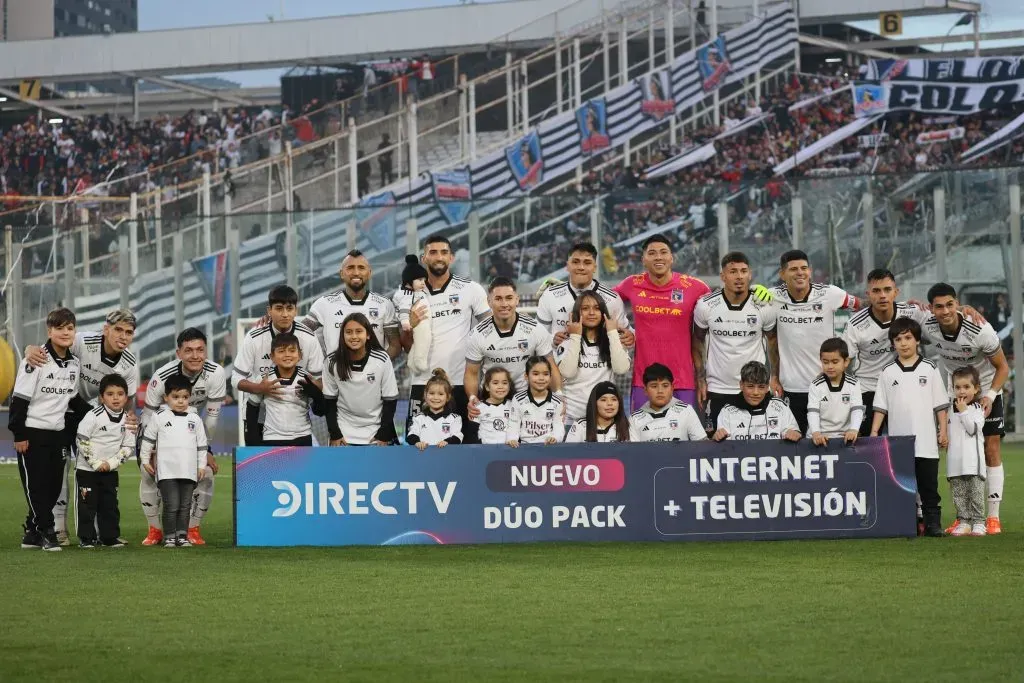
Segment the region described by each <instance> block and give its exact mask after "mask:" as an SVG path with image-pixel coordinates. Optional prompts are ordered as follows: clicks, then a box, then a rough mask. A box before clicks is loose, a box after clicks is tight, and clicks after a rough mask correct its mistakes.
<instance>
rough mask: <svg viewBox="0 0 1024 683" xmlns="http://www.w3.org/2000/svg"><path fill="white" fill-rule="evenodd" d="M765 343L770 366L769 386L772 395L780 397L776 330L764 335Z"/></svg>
mask: <svg viewBox="0 0 1024 683" xmlns="http://www.w3.org/2000/svg"><path fill="white" fill-rule="evenodd" d="M764 338H765V341H767V342H768V362H769V363H770V364H771V371H772V376H771V380H770V381H769V385H770V386H771V389H772V394H773V395H775V396H782V382H780V381H779V363H780V361H779V334H778V331H777V330H769V331H767V332H765V333H764Z"/></svg>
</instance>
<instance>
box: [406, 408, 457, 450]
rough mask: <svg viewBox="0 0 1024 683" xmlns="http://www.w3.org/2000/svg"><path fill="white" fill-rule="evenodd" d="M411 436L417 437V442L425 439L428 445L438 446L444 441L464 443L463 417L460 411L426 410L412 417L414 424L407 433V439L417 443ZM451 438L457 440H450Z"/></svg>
mask: <svg viewBox="0 0 1024 683" xmlns="http://www.w3.org/2000/svg"><path fill="white" fill-rule="evenodd" d="M410 436H414V437H416V442H419V441H425V442H426V443H427V445H428V446H436V445H437V444H439V443H441V442H442V441H448V443H462V418H461V417H459V415H458V413H453V412H449V411H447V410H446V411H444V412H443V413H436V414H435V413H431V412H430V410H424V411H423V412H422V413H420V414H419V415H417V416H416V417H414V418H413V419H412V424H411V425H409V432H408V434H407V435H406V440H407V441H408V442H409V443H415V442H413V441H409V437H410ZM449 439H455V440H454V441H449Z"/></svg>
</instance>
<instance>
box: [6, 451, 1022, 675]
mask: <svg viewBox="0 0 1024 683" xmlns="http://www.w3.org/2000/svg"><path fill="white" fill-rule="evenodd" d="M1004 458H1005V461H1006V470H1007V477H1006V496H1005V497H1006V499H1007V501H1008V502H1006V503H1004V504H1003V515H1002V516H1003V519H1004V520H1005V521H1004V525H1005V526H1004V529H1005V531H1004V534H1003V535H1002V536H999V537H989V538H946V539H919V540H878V541H872V540H862V541H803V542H802V541H779V542H734V543H661V544H622V545H612V544H595V545H541V544H538V545H519V546H511V545H510V546H477V547H443V548H439V547H436V546H430V547H412V546H398V547H387V548H355V549H346V548H333V549H258V550H256V549H235V548H232V547H230V542H231V507H230V503H231V501H230V492H231V486H230V475H229V474H226V472H227V471H228V464H227V463H226V462H225V463H222V470H221V474H220V475H219V477H218V489H217V493H216V498H215V504H214V508H213V510H211V512H210V514H209V516H208V517H207V523H206V525H205V526H204V528H203V529H204V533H205V536H206V539H207V541H209V542H210V544H211V545H210V546H207V547H205V548H192V549H181V550H173V551H171V550H165V549H163V548H142V547H140V546H139V545H138V542H139V541H140V540H141V538H142V537H143V535H144V532H145V522H144V519H143V517H142V513H141V511H140V509H139V507H138V502H137V493H136V492H137V490H138V475H137V474H136V473H135V472H134V471H133V470H132V469H131V468H127V470H126V471H125V472H124V474H123V475H122V479H121V481H122V487H121V510H122V518H123V520H122V529H123V534H124V535H125V536H127V537H128V538H129V539H130V540H131V542H132V547H129V548H124V549H121V550H114V549H95V550H80V549H78V548H77V547H75V548H66V549H65V551H64V552H62V553H43V552H40V551H23V550H20V549H19V548H18V544H19V540H20V532H19V526H20V523H21V519H22V517H23V515H24V506H25V504H24V498H23V496H22V493H21V490H20V485H19V484H18V480H17V469H16V468H15V467H13V466H4V467H0V520H3V521H2V522H0V681H4V682H6V683H12V682H14V681H107V682H110V681H133V682H135V681H146V682H149V681H176V680H183V681H184V680H192V681H216V682H217V683H225V682H227V681H246V682H249V683H251V682H252V681H264V680H273V681H300V680H313V679H314V677H317V678H320V677H327V676H330V677H331V680H338V681H362V680H377V681H380V680H383V681H444V682H445V683H451V682H452V681H514V680H515V681H519V680H529V681H588V682H592V681H629V680H635V681H656V680H657V681H673V682H677V681H685V680H695V679H700V680H704V681H752V680H771V681H787V682H788V681H824V680H830V681H832V680H834V681H882V680H894V681H908V680H926V681H932V682H934V681H957V682H958V683H959V682H961V681H1020V680H1022V677H1024V673H1022V667H1024V650H1022V646H1021V632H1022V628H1024V627H1022V621H1024V533H1022V523H1021V520H1022V516H1024V486H1022V485H1021V484H1020V482H1021V480H1022V477H1024V448H1021V447H1019V446H1018V447H1010V446H1009V445H1007V447H1006V448H1005V452H1004ZM943 499H944V500H943V503H944V510H945V515H944V517H945V519H946V520H947V521H948V520H949V519H950V518H951V517H952V514H953V513H952V503H951V501H950V499H949V497H948V495H947V494H946V493H945V492H944V493H943ZM324 680H327V679H326V678H324Z"/></svg>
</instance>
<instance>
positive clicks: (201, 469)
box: [139, 375, 207, 548]
mask: <svg viewBox="0 0 1024 683" xmlns="http://www.w3.org/2000/svg"><path fill="white" fill-rule="evenodd" d="M164 391H165V392H166V393H165V396H164V403H165V406H166V407H164V408H161V409H160V410H159V411H157V413H156V415H155V416H154V417H153V419H151V420H150V421H149V422H148V423H147V424H146V431H145V434H144V435H143V437H142V451H141V453H140V456H139V458H140V460H141V461H142V466H143V468H145V470H146V472H148V473H149V474H150V475H152V476H153V477H155V478H156V485H157V488H158V489H160V498H161V499H162V500H163V504H164V516H163V526H164V547H165V548H173V547H175V546H177V547H179V548H181V547H188V546H190V545H192V544H191V543H190V542H189V540H188V519H189V513H190V512H191V509H192V492H193V491H195V488H196V482H199V481H202V479H203V477H204V476H205V475H206V450H207V441H206V429H205V428H204V427H203V421H202V420H201V419H200V418H199V415H197V414H196V413H195V412H194V411H190V410H189V406H188V403H189V398H190V397H191V395H192V385H191V383H190V382H189V381H188V379H187V378H186V377H185V376H184V375H171V376H170V377H168V378H167V381H166V382H165V383H164Z"/></svg>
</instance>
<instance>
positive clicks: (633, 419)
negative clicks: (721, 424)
mask: <svg viewBox="0 0 1024 683" xmlns="http://www.w3.org/2000/svg"><path fill="white" fill-rule="evenodd" d="M707 438H708V433H707V430H705V429H704V423H703V422H701V420H700V417H698V416H697V411H696V410H694V409H693V406H691V405H690V404H689V403H683V402H682V401H680V400H678V399H672V401H671V402H670V403H669V404H668V405H667V406H665V407H664V408H662V409H661V410H659V411H655V410H654V409H653V408H651V404H650V403H645V404H644V407H643V408H641V409H640V410H635V411H633V414H632V415H630V416H629V440H630V441H703V440H704V439H707Z"/></svg>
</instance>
